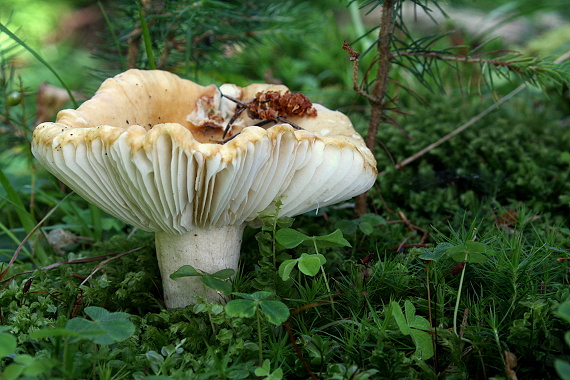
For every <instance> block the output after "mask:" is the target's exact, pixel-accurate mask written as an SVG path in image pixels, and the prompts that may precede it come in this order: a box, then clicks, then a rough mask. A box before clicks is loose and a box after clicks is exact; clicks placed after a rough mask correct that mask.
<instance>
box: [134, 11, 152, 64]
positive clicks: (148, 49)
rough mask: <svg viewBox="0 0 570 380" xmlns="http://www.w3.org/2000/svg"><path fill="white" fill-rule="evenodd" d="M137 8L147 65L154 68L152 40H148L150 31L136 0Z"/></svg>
mask: <svg viewBox="0 0 570 380" xmlns="http://www.w3.org/2000/svg"><path fill="white" fill-rule="evenodd" d="M137 9H138V11H139V18H140V20H141V29H142V36H143V41H144V47H145V51H146V58H147V59H148V67H149V68H150V69H151V70H156V63H155V62H154V53H153V52H152V42H151V40H150V33H149V31H148V25H147V24H146V20H145V19H144V15H143V13H142V9H141V5H140V3H138V2H137Z"/></svg>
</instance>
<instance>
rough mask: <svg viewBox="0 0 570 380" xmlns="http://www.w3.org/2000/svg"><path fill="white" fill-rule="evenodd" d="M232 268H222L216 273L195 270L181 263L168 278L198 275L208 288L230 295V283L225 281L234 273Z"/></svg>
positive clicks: (174, 278)
mask: <svg viewBox="0 0 570 380" xmlns="http://www.w3.org/2000/svg"><path fill="white" fill-rule="evenodd" d="M234 273H235V271H234V270H233V269H230V268H228V269H222V270H219V271H217V272H216V273H212V274H210V273H206V272H203V271H198V270H196V269H195V268H194V267H193V266H191V265H183V266H181V267H180V268H178V270H177V271H176V272H174V273H172V274H171V275H170V278H171V279H173V280H176V279H178V278H181V277H195V276H196V277H200V281H202V283H203V284H204V285H205V286H207V287H208V288H211V289H214V290H217V291H219V292H221V293H223V294H225V295H230V294H231V292H232V285H231V284H230V283H229V282H228V281H227V280H228V279H230V278H231V277H232V276H233V275H234Z"/></svg>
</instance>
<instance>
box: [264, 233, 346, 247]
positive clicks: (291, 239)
mask: <svg viewBox="0 0 570 380" xmlns="http://www.w3.org/2000/svg"><path fill="white" fill-rule="evenodd" d="M275 239H276V240H277V242H278V243H279V244H281V245H282V246H283V247H284V248H287V249H291V248H295V247H297V246H299V245H301V244H305V245H310V246H313V247H315V251H316V252H318V248H330V247H351V245H350V243H349V242H348V240H346V239H345V238H344V237H343V236H342V232H341V231H340V230H339V229H337V230H335V231H334V232H332V233H330V234H328V235H323V236H307V235H305V234H304V233H302V232H299V231H297V230H294V229H292V228H282V229H280V230H278V231H277V232H276V233H275Z"/></svg>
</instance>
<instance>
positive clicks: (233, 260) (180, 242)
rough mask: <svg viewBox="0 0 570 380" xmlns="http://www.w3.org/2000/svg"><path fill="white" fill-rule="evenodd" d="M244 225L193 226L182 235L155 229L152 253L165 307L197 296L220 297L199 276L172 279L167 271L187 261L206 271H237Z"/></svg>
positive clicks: (192, 301) (189, 302) (184, 303)
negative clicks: (156, 266) (229, 269)
mask: <svg viewBox="0 0 570 380" xmlns="http://www.w3.org/2000/svg"><path fill="white" fill-rule="evenodd" d="M244 227H245V226H244V225H239V226H227V227H222V228H215V229H211V230H205V229H200V228H197V229H195V230H193V231H191V232H189V233H186V234H182V235H174V234H169V233H166V232H157V233H156V235H155V240H156V256H157V258H158V267H159V268H160V274H161V276H162V286H163V288H164V302H165V303H166V307H167V308H169V309H170V308H181V307H185V306H187V305H192V304H195V303H196V297H197V296H201V297H205V298H206V299H207V300H208V301H210V302H218V301H220V299H221V296H220V295H219V294H218V293H217V292H216V291H215V290H213V289H210V288H207V287H205V286H204V284H202V282H201V281H200V278H199V277H182V278H179V279H177V280H172V279H171V278H170V275H171V274H172V273H174V272H175V271H176V270H178V268H180V267H181V266H183V265H191V266H193V267H194V269H196V270H199V271H200V270H201V271H204V272H206V273H210V274H211V273H215V272H217V271H219V270H222V269H227V268H231V269H233V270H235V271H236V272H237V269H238V263H239V254H240V249H241V240H242V235H243V229H244Z"/></svg>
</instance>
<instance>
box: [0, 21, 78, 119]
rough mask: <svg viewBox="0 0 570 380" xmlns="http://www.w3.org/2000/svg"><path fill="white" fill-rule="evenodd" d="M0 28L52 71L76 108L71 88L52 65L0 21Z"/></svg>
mask: <svg viewBox="0 0 570 380" xmlns="http://www.w3.org/2000/svg"><path fill="white" fill-rule="evenodd" d="M0 30H1V31H2V32H4V33H6V34H7V35H8V37H10V38H11V39H13V40H14V41H16V42H17V43H18V44H19V45H20V46H22V47H23V48H25V49H26V50H27V51H29V52H30V53H31V54H32V55H33V56H34V58H36V59H37V60H38V61H40V62H41V63H42V64H43V65H44V66H45V67H47V69H48V70H49V71H51V72H52V73H53V75H54V76H55V77H56V78H57V80H58V81H59V83H60V84H61V86H62V87H63V88H65V91H67V94H68V95H69V98H70V99H71V101H72V102H73V106H74V107H75V108H77V106H78V104H77V102H76V101H75V98H74V97H73V94H72V93H71V90H70V89H69V88H68V87H67V86H66V84H65V82H64V81H63V79H61V77H60V76H59V75H58V73H57V72H56V71H55V70H54V68H53V67H51V65H50V64H49V63H47V62H46V60H45V59H43V58H42V57H41V56H40V55H39V54H38V53H36V51H35V50H34V49H32V48H31V47H29V46H28V45H27V44H26V43H25V42H24V41H22V40H21V39H20V38H18V36H16V35H15V34H14V33H12V32H11V31H10V29H8V28H7V27H6V26H5V25H4V24H2V23H1V22H0Z"/></svg>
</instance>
